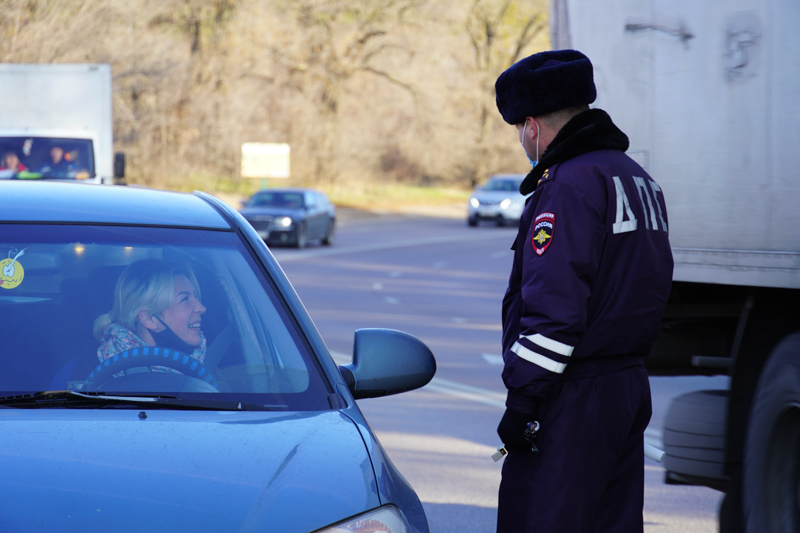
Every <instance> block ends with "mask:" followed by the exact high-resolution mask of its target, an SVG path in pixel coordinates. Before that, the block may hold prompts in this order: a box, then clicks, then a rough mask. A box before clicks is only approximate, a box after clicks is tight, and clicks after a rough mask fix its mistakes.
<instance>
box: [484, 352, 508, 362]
mask: <svg viewBox="0 0 800 533" xmlns="http://www.w3.org/2000/svg"><path fill="white" fill-rule="evenodd" d="M481 357H483V360H484V361H486V362H487V363H489V364H490V365H503V364H505V363H504V361H503V356H502V355H495V354H493V353H482V354H481Z"/></svg>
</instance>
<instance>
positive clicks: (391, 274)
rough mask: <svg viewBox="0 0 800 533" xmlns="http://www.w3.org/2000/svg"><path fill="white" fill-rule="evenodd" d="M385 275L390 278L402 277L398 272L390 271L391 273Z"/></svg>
mask: <svg viewBox="0 0 800 533" xmlns="http://www.w3.org/2000/svg"><path fill="white" fill-rule="evenodd" d="M386 275H387V276H389V277H390V278H399V277H400V276H402V275H403V273H402V272H400V271H399V270H392V271H391V272H389V273H387V274H386Z"/></svg>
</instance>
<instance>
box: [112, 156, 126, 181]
mask: <svg viewBox="0 0 800 533" xmlns="http://www.w3.org/2000/svg"><path fill="white" fill-rule="evenodd" d="M114 177H115V178H124V177H125V154H124V153H123V152H117V153H116V154H114Z"/></svg>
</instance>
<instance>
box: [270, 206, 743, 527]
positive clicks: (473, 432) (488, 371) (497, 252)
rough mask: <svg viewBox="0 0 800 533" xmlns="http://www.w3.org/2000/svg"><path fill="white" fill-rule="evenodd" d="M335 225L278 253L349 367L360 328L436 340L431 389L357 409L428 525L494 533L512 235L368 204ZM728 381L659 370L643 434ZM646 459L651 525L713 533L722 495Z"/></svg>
mask: <svg viewBox="0 0 800 533" xmlns="http://www.w3.org/2000/svg"><path fill="white" fill-rule="evenodd" d="M340 219H342V220H341V222H340V226H339V232H338V237H337V242H336V245H335V246H333V247H325V246H319V245H311V246H310V247H309V248H307V249H305V250H293V249H273V253H274V254H275V256H276V257H277V258H278V260H279V262H280V263H281V265H282V267H283V268H284V270H285V271H286V273H287V275H288V276H289V279H290V280H291V281H292V283H293V284H294V287H295V289H296V290H297V292H298V294H299V295H300V297H301V299H302V300H303V302H304V303H305V305H306V308H307V309H308V311H309V314H310V315H311V318H312V319H313V320H314V322H315V323H316V325H317V328H318V329H319V330H320V333H321V334H322V337H323V339H325V342H326V344H327V345H328V348H329V349H330V350H331V352H332V354H333V356H334V358H335V359H336V360H337V361H339V362H340V363H341V362H347V361H349V357H350V355H349V354H350V353H351V352H352V344H353V332H354V331H355V330H356V329H358V328H366V327H384V328H392V329H399V330H402V331H405V332H407V333H411V334H412V335H415V336H417V337H418V338H420V339H421V340H422V341H424V342H425V343H426V344H427V345H428V346H429V347H430V348H431V350H432V351H433V353H434V354H435V356H436V360H437V365H438V370H437V373H436V377H435V378H434V380H433V381H432V382H431V383H430V384H429V385H428V386H426V387H424V388H423V389H420V390H417V391H412V392H408V393H405V394H401V395H397V396H392V397H387V398H377V399H370V400H360V401H359V402H358V403H359V406H360V407H361V409H362V411H363V412H364V414H365V416H366V417H367V419H368V421H369V423H370V425H371V427H372V428H373V430H374V431H375V432H376V434H377V435H378V438H379V439H380V441H381V443H382V444H383V446H384V447H385V448H386V450H387V451H388V453H389V456H390V457H391V458H392V460H393V461H394V463H395V464H396V465H397V466H398V467H399V469H400V471H401V472H403V474H404V475H405V477H406V478H407V479H408V480H409V481H410V482H411V485H412V486H413V487H414V488H415V489H416V491H417V493H418V494H419V496H420V499H421V500H422V502H423V504H424V506H425V509H426V512H427V514H428V521H429V523H430V526H431V531H432V532H433V533H449V532H453V533H455V532H458V533H466V532H490V531H494V528H495V520H496V515H497V488H498V486H499V483H500V468H501V463H494V462H493V461H492V460H491V459H490V455H491V454H492V453H493V452H494V451H495V449H496V446H497V445H498V438H497V435H496V433H495V428H496V426H497V422H498V421H499V419H500V416H501V415H502V412H503V411H502V410H503V401H504V387H503V384H502V381H501V379H500V372H501V369H502V362H501V361H502V360H501V357H500V339H501V327H500V304H501V300H502V296H503V293H504V291H505V288H506V282H507V279H508V272H509V270H510V265H511V259H512V252H511V250H510V249H509V248H510V246H511V243H512V241H513V239H514V237H515V234H516V230H515V229H514V228H497V227H494V226H490V225H485V226H480V227H478V228H469V227H467V225H466V223H465V221H464V220H461V219H454V218H434V217H422V216H401V215H375V214H371V213H360V212H341V216H340ZM726 379H727V378H725V377H716V378H697V377H695V378H661V377H653V378H651V386H652V390H653V419H652V421H651V424H650V428H648V432H647V440H648V442H650V443H652V444H654V445H656V446H658V445H659V444H660V437H661V432H660V428H661V426H662V423H663V418H664V415H665V414H666V410H667V408H668V405H669V400H670V399H671V398H672V397H674V396H676V395H678V394H681V393H683V392H687V391H690V390H698V389H719V388H725V386H726ZM600 438H602V436H601V435H598V439H600ZM646 463H647V464H646V467H645V468H646V481H645V508H644V519H645V531H646V532H648V533H678V532H692V533H703V532H708V533H712V532H716V531H717V526H716V512H717V508H718V506H719V503H720V500H721V493H719V492H716V491H713V490H711V489H707V488H702V487H687V486H678V485H665V484H664V483H663V477H664V469H663V468H662V467H661V466H660V465H659V464H658V463H656V462H654V461H651V460H649V459H648V460H647V461H646Z"/></svg>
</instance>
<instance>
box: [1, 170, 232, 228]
mask: <svg viewBox="0 0 800 533" xmlns="http://www.w3.org/2000/svg"><path fill="white" fill-rule="evenodd" d="M0 222H66V223H99V224H130V225H148V226H179V227H198V228H210V229H229V228H230V225H229V224H228V222H227V221H226V220H225V218H223V217H222V216H221V215H220V214H219V213H218V212H217V210H216V209H214V208H213V207H212V206H211V205H209V203H208V202H206V201H205V200H203V199H202V198H200V197H198V196H195V195H192V194H184V193H176V192H168V191H158V190H154V189H145V188H141V187H122V186H116V185H94V184H89V183H74V182H73V183H69V182H39V181H36V182H29V181H22V180H13V181H12V180H10V181H6V180H2V181H0Z"/></svg>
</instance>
